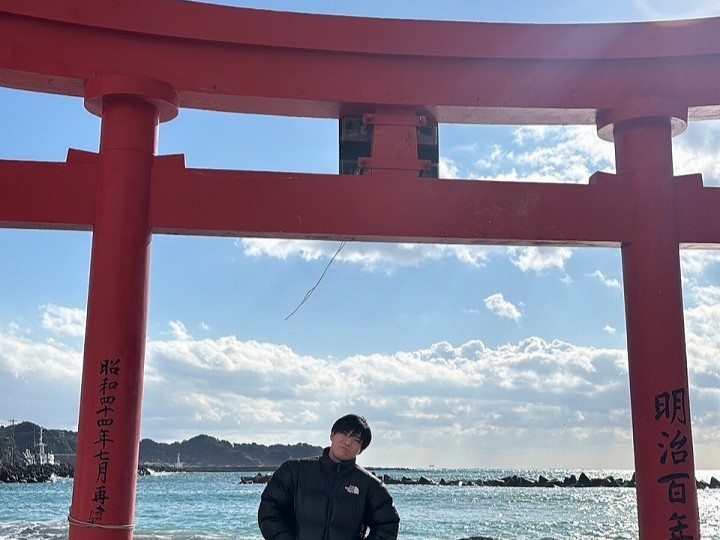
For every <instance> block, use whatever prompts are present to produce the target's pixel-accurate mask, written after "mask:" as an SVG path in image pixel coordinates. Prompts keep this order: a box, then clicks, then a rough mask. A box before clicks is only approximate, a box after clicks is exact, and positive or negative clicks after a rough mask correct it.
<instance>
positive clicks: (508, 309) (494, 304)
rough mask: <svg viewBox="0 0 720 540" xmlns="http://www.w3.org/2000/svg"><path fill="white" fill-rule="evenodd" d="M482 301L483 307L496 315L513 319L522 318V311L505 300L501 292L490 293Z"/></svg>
mask: <svg viewBox="0 0 720 540" xmlns="http://www.w3.org/2000/svg"><path fill="white" fill-rule="evenodd" d="M484 302H485V307H487V308H488V309H489V310H490V311H492V312H493V313H494V314H495V315H497V316H498V317H502V318H505V319H512V320H513V321H519V320H520V319H521V318H522V312H521V311H520V310H519V309H518V308H517V307H515V305H514V304H513V303H512V302H508V301H507V300H505V298H504V297H503V295H502V293H496V294H492V295H490V296H488V297H487V298H485V300H484Z"/></svg>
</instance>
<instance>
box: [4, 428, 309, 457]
mask: <svg viewBox="0 0 720 540" xmlns="http://www.w3.org/2000/svg"><path fill="white" fill-rule="evenodd" d="M42 436H43V442H44V443H45V451H46V452H50V453H53V454H55V456H56V462H57V461H61V462H66V463H70V464H73V463H74V460H75V450H76V448H77V432H74V431H66V430H60V429H46V428H43V431H42ZM39 440H40V426H38V425H37V424H33V423H32V422H20V423H17V424H14V425H5V424H3V425H0V463H11V462H12V460H13V459H14V460H15V461H16V462H17V461H19V459H20V455H21V454H22V453H23V452H24V451H25V449H30V450H31V451H32V450H33V449H34V448H35V445H36V444H37V443H38V442H39ZM320 452H322V448H321V447H320V446H311V445H309V444H305V443H297V444H292V445H285V444H273V445H270V446H266V445H263V444H257V443H231V442H229V441H225V440H222V439H217V438H215V437H211V436H210V435H204V434H203V435H197V436H195V437H192V438H191V439H188V440H186V441H182V442H174V443H159V442H155V441H153V440H151V439H143V440H141V441H140V463H161V464H174V463H175V462H176V461H177V457H178V454H180V460H181V461H182V462H183V463H184V465H185V466H186V467H243V468H253V467H257V468H274V467H277V466H278V465H280V464H281V463H283V462H284V461H286V460H288V459H294V458H302V457H310V456H316V455H318V454H320Z"/></svg>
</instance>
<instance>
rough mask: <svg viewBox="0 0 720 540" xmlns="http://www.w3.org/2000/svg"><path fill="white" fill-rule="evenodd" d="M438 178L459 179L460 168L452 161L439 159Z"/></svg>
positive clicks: (443, 158) (444, 158)
mask: <svg viewBox="0 0 720 540" xmlns="http://www.w3.org/2000/svg"><path fill="white" fill-rule="evenodd" d="M438 176H440V178H460V168H459V167H458V165H457V163H455V162H454V161H453V160H452V159H450V158H446V157H441V158H440V162H439V163H438Z"/></svg>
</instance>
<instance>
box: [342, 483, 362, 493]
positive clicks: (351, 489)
mask: <svg viewBox="0 0 720 540" xmlns="http://www.w3.org/2000/svg"><path fill="white" fill-rule="evenodd" d="M345 491H347V492H348V493H352V494H353V495H360V490H359V489H358V487H357V486H353V485H352V484H351V485H349V486H345Z"/></svg>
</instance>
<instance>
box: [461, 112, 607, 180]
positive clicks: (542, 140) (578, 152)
mask: <svg viewBox="0 0 720 540" xmlns="http://www.w3.org/2000/svg"><path fill="white" fill-rule="evenodd" d="M512 142H513V145H512V146H510V147H506V146H503V145H501V144H497V143H494V144H493V145H492V146H491V147H490V149H489V150H488V151H487V153H486V154H485V155H483V156H482V157H480V158H479V159H477V160H476V162H475V166H476V169H475V170H473V171H462V170H460V171H459V173H460V174H461V175H464V176H467V177H468V178H482V179H487V180H498V181H510V182H512V181H515V182H517V181H523V182H549V183H572V184H586V183H587V182H588V179H589V178H590V176H591V175H592V174H593V173H594V172H596V171H605V172H612V171H613V170H614V149H613V145H612V144H609V143H607V142H605V141H602V140H601V139H600V138H599V137H598V136H597V133H596V130H595V128H594V126H563V127H559V126H523V127H518V128H515V129H514V130H513V141H512Z"/></svg>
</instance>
